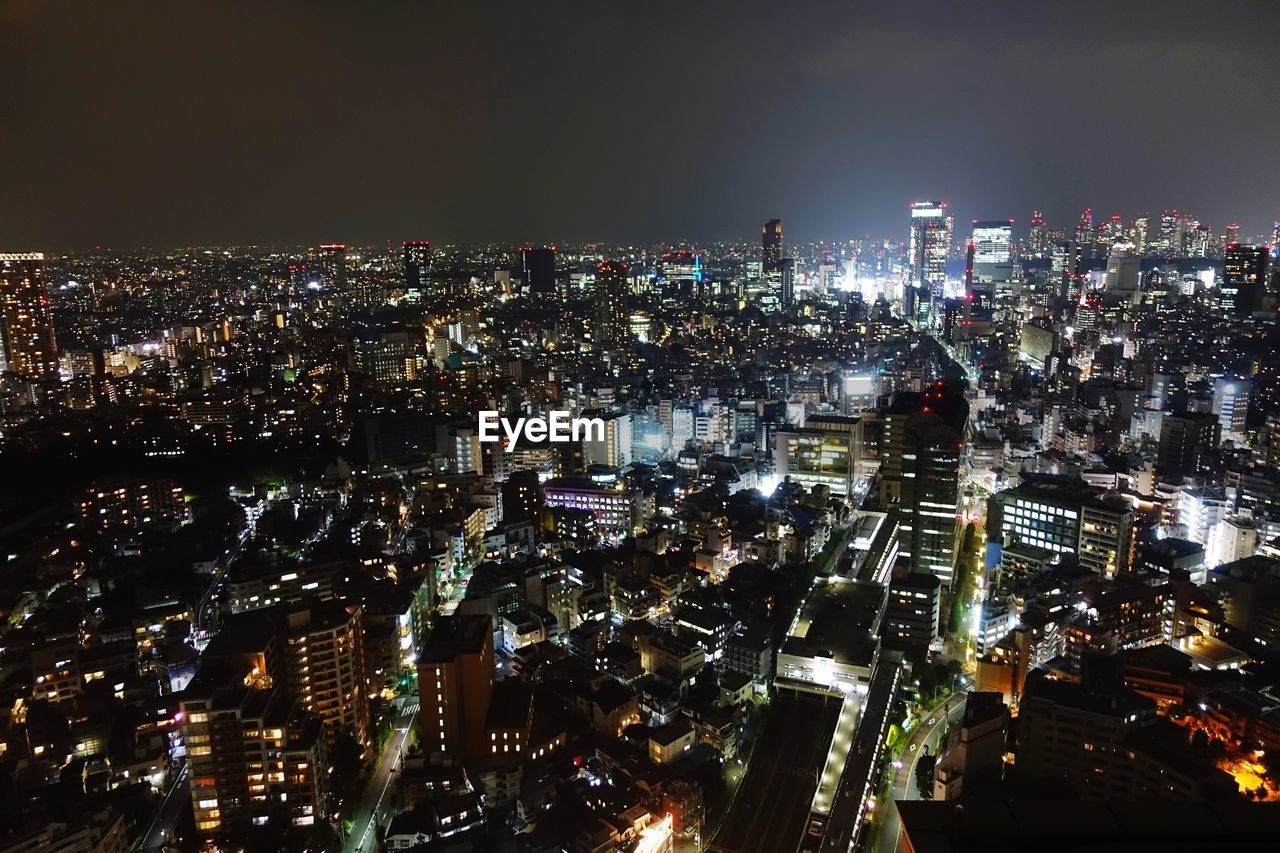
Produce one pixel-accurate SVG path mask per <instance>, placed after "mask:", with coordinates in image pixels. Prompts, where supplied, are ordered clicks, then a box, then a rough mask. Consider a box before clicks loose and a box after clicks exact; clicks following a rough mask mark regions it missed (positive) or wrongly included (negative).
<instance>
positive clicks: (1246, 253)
mask: <svg viewBox="0 0 1280 853" xmlns="http://www.w3.org/2000/svg"><path fill="white" fill-rule="evenodd" d="M1269 254H1270V252H1269V251H1268V248H1267V247H1266V246H1245V245H1241V244H1240V243H1231V244H1229V245H1228V246H1227V254H1226V259H1225V260H1224V261H1223V264H1222V289H1221V291H1220V298H1219V307H1220V308H1221V309H1222V312H1223V313H1224V314H1230V315H1233V316H1236V317H1248V316H1249V315H1250V314H1252V313H1253V312H1254V311H1257V310H1258V309H1259V308H1260V307H1261V306H1262V295H1263V292H1264V290H1265V289H1266V284H1267V261H1268V260H1269V257H1268V255H1269Z"/></svg>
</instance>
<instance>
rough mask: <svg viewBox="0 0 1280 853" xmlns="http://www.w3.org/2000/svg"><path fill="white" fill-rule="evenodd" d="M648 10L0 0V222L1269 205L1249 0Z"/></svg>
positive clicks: (852, 224)
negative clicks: (375, 9)
mask: <svg viewBox="0 0 1280 853" xmlns="http://www.w3.org/2000/svg"><path fill="white" fill-rule="evenodd" d="M315 10H319V12H320V14H316V13H315ZM309 11H310V12H312V13H311V14H308V12H309ZM661 11H663V7H661V6H660V7H658V12H659V14H656V15H655V14H652V13H651V12H647V13H641V12H639V11H638V10H632V9H623V8H604V9H595V10H593V11H592V14H591V15H589V16H588V15H581V14H579V13H578V10H577V9H576V7H574V6H573V5H572V4H568V5H549V4H540V5H539V6H538V7H537V8H536V9H533V8H528V9H526V8H523V7H519V6H511V7H503V8H499V9H498V10H497V13H496V14H495V15H494V16H493V17H492V19H490V18H488V17H483V18H482V17H481V14H483V13H480V12H478V11H477V10H470V9H465V8H459V7H444V8H432V9H427V8H425V7H423V8H415V7H413V6H409V5H405V6H403V7H401V8H398V9H396V10H394V13H393V12H392V10H388V11H387V12H386V13H385V14H377V15H366V14H364V13H363V11H359V12H357V11H355V10H351V9H347V8H345V7H343V6H341V5H339V4H324V3H320V4H315V3H313V4H307V5H306V6H305V7H303V6H290V5H289V4H280V5H274V4H273V7H272V8H269V9H256V8H255V14H254V16H253V17H252V18H250V19H246V20H245V21H242V20H241V19H240V18H239V12H240V9H239V8H238V7H236V6H235V4H228V5H219V6H218V7H206V8H200V9H194V8H192V7H187V6H176V7H169V8H166V9H165V10H164V11H163V12H156V11H155V10H154V9H152V8H150V7H148V6H145V5H142V4H128V3H126V4H113V5H112V7H111V8H110V10H107V9H105V8H101V7H100V6H99V4H84V3H74V2H73V3H60V4H33V3H23V2H12V0H11V2H8V3H5V4H4V5H3V6H2V7H0V21H3V22H4V24H5V25H6V28H7V30H8V32H10V33H11V34H12V42H13V43H12V45H11V46H10V48H9V49H6V50H5V51H4V53H3V58H0V72H3V73H4V74H5V75H6V77H7V79H10V80H12V81H14V84H13V85H9V86H7V87H6V93H5V98H4V101H3V102H0V127H2V128H4V129H6V130H7V131H8V132H4V133H0V163H3V165H0V179H2V180H3V184H4V186H5V187H6V194H7V196H8V200H9V204H8V205H6V207H5V209H4V210H3V211H0V233H5V234H6V235H7V236H6V242H7V243H8V244H9V245H22V246H39V247H42V248H45V249H47V250H54V249H57V250H70V249H89V248H93V247H95V246H108V247H118V248H126V247H136V246H153V247H161V248H168V247H176V246H191V245H246V244H268V245H276V244H299V243H307V244H311V243H316V242H320V241H326V240H336V239H342V240H347V241H349V242H359V243H367V242H381V241H382V240H385V239H387V238H390V239H393V240H399V239H418V238H419V235H423V236H422V239H432V240H433V241H435V242H438V243H466V242H475V241H479V240H497V241H504V242H519V241H522V240H532V241H536V242H553V241H555V240H573V241H585V240H603V241H610V242H621V241H627V240H631V241H637V242H652V241H655V240H658V239H682V238H689V239H696V240H723V239H730V238H734V237H736V236H737V235H739V234H742V233H744V232H746V231H749V230H750V229H751V228H752V227H753V224H752V223H754V222H755V220H757V219H760V220H763V219H765V218H767V217H768V216H781V217H782V218H784V219H787V220H788V222H789V223H790V224H789V230H790V232H791V233H792V234H794V235H796V236H797V237H803V238H804V239H806V240H827V241H831V240H838V239H847V238H848V237H851V236H861V235H863V234H872V235H875V234H877V233H878V232H879V231H881V230H883V229H884V228H885V225H884V224H883V223H884V222H885V219H886V217H887V216H888V215H889V214H892V213H893V212H895V211H897V210H898V209H900V208H901V207H902V205H904V204H905V203H907V202H908V201H909V200H911V199H913V198H945V199H951V200H953V203H954V204H955V205H956V209H957V210H961V211H963V215H964V216H965V217H972V218H978V219H987V218H999V217H1004V216H1013V217H1014V218H1021V217H1024V216H1026V215H1027V213H1028V212H1029V210H1030V208H1031V207H1032V206H1036V207H1038V208H1039V209H1041V210H1043V211H1045V213H1046V214H1047V215H1048V216H1049V217H1050V218H1053V219H1061V218H1066V217H1068V216H1070V215H1072V214H1073V212H1074V211H1077V210H1079V209H1081V208H1083V207H1087V206H1092V207H1094V208H1095V209H1098V210H1121V211H1137V210H1141V209H1143V208H1144V207H1146V208H1148V209H1149V211H1150V212H1152V213H1155V212H1156V211H1157V210H1158V209H1161V208H1163V207H1166V206H1167V207H1176V208H1179V209H1190V210H1195V211H1196V212H1197V213H1198V215H1199V216H1201V217H1202V218H1203V220H1204V221H1207V222H1210V223H1214V224H1215V226H1218V224H1219V223H1221V224H1225V223H1228V222H1240V223H1241V225H1242V226H1243V228H1244V231H1245V233H1265V232H1266V230H1267V229H1268V228H1269V226H1270V223H1271V222H1272V220H1274V219H1276V218H1278V217H1280V209H1278V208H1277V206H1276V202H1275V199H1276V198H1277V197H1280V184H1277V180H1278V179H1277V178H1276V177H1275V175H1276V173H1275V170H1274V169H1272V168H1270V161H1271V157H1270V150H1269V140H1271V139H1274V138H1276V136H1277V133H1278V132H1280V124H1278V123H1280V119H1278V118H1277V117H1276V114H1275V112H1274V111H1271V110H1268V109H1266V104H1267V103H1268V99H1269V97H1270V93H1272V92H1274V91H1276V89H1277V86H1280V70H1278V69H1277V64H1276V63H1275V62H1273V61H1271V59H1270V57H1271V51H1272V48H1271V45H1270V42H1269V40H1268V39H1267V37H1266V34H1267V33H1268V32H1274V31H1275V29H1276V26H1277V16H1280V9H1276V8H1275V7H1274V5H1273V4H1265V3H1255V2H1242V3H1234V4H1227V6H1226V7H1224V6H1222V5H1215V6H1213V7H1212V8H1210V7H1204V8H1201V7H1200V6H1198V5H1196V4H1191V3H1173V4H1169V3H1142V2H1138V3H1126V4H1124V5H1123V6H1121V7H1118V8H1117V7H1115V6H1113V5H1104V4H1081V3H1076V4H1071V5H1070V6H1069V7H1065V8H1063V9H1057V8H1052V7H1048V6H1047V4H1036V6H1035V7H1034V8H1032V9H1027V8H1025V4H1009V3H995V4H987V5H986V6H985V7H984V14H982V15H973V14H971V12H970V10H967V9H961V8H957V7H952V6H951V5H950V4H936V3H933V4H931V3H917V4H912V5H911V6H910V7H909V8H908V9H906V10H897V9H896V8H895V9H889V8H883V7H880V6H876V5H871V4H867V5H862V6H848V5H847V4H820V5H810V6H807V7H806V12H807V14H804V15H782V14H780V13H779V12H778V11H777V10H774V9H771V7H769V6H767V5H756V4H748V5H745V6H744V5H740V4H733V5H728V4H699V5H698V6H697V7H696V8H693V9H682V10H681V11H680V18H679V19H678V26H674V27H673V23H677V22H673V21H672V20H670V19H669V17H668V16H666V15H663V14H661ZM997 21H998V27H994V26H990V25H989V24H991V23H993V22H997ZM106 27H110V28H111V29H112V30H113V31H114V33H115V35H114V37H113V39H112V40H110V41H109V42H108V41H105V40H103V39H101V38H99V33H100V32H102V31H104V28H106ZM174 33H181V34H182V36H181V38H173V34H174ZM686 44H687V45H689V48H690V49H688V50H681V48H682V47H684V46H685V45H686ZM669 51H677V52H679V54H680V56H681V59H680V61H676V62H671V61H666V60H663V59H661V58H660V57H663V56H665V55H666V52H669ZM122 56H129V57H136V58H137V59H138V60H139V61H138V62H137V63H130V62H121V61H120V58H121V57H122ZM649 57H652V59H649V60H647V59H646V58H649ZM150 70H162V71H163V73H147V72H149V71H150ZM583 129H589V130H585V131H583ZM1171 182H1173V183H1175V184H1176V187H1177V191H1176V192H1170V191H1169V186H1170V183H1171ZM606 188H607V189H606ZM726 210H728V211H744V210H751V211H753V214H752V215H751V216H750V217H749V218H748V217H743V221H742V222H741V223H737V222H735V221H731V220H730V219H726V217H725V216H724V212H725V211H726Z"/></svg>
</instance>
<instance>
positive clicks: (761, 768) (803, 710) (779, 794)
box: [709, 690, 841, 853]
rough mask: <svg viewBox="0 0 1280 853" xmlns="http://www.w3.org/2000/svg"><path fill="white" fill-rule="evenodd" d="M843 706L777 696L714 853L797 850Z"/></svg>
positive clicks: (808, 696)
mask: <svg viewBox="0 0 1280 853" xmlns="http://www.w3.org/2000/svg"><path fill="white" fill-rule="evenodd" d="M840 705H841V700H840V699H838V698H836V697H830V696H821V695H818V694H816V693H803V692H798V691H791V690H783V691H780V692H779V693H778V695H777V697H776V698H775V699H774V700H773V703H772V705H771V706H770V713H769V720H768V722H767V723H766V724H765V729H764V731H763V732H761V734H760V737H759V741H758V743H757V745H756V748H755V752H754V754H753V755H752V757H751V762H750V764H749V765H748V767H747V775H746V777H745V778H744V779H743V780H742V784H741V786H740V787H739V788H738V791H737V794H736V795H735V796H734V800H733V805H732V807H731V808H730V810H729V814H728V815H727V816H726V818H725V820H724V822H723V823H722V824H721V826H720V830H719V831H718V832H717V833H716V836H715V839H714V840H713V841H712V843H711V846H710V848H709V849H711V850H715V851H722V853H728V851H743V853H755V851H759V853H775V851H792V850H795V849H796V846H797V845H798V844H799V842H800V839H801V837H802V836H803V835H804V831H805V822H806V820H807V819H808V817H809V807H810V805H811V804H812V802H813V795H814V792H815V791H816V790H817V787H818V776H819V774H820V773H821V772H822V767H823V764H824V763H825V762H826V758H827V751H828V749H829V747H830V745H831V735H832V733H833V732H834V731H835V727H836V718H837V717H838V716H839V714H840Z"/></svg>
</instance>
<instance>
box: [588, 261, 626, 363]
mask: <svg viewBox="0 0 1280 853" xmlns="http://www.w3.org/2000/svg"><path fill="white" fill-rule="evenodd" d="M630 295H631V287H630V283H629V280H628V278H627V265H626V264H624V263H621V262H620V261H601V262H600V263H598V264H596V292H595V306H594V308H595V318H594V323H593V328H592V335H591V336H592V338H593V339H594V340H595V342H596V345H597V348H598V349H601V350H616V349H623V350H625V349H627V348H628V344H629V343H630V340H631V324H630V313H629V311H628V307H627V302H628V297H629V296H630Z"/></svg>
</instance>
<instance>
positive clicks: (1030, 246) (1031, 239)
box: [1027, 210, 1049, 257]
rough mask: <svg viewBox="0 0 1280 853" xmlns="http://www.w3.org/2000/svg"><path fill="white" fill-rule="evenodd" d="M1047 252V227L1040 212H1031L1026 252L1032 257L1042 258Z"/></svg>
mask: <svg viewBox="0 0 1280 853" xmlns="http://www.w3.org/2000/svg"><path fill="white" fill-rule="evenodd" d="M1048 250H1049V226H1048V224H1047V223H1046V222H1045V220H1044V216H1042V215H1041V213H1040V211H1038V210H1034V211H1032V212H1031V223H1030V225H1028V227H1027V252H1028V253H1029V254H1031V255H1032V256H1034V257H1042V256H1043V255H1044V254H1045V252H1047V251H1048Z"/></svg>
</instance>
